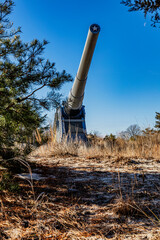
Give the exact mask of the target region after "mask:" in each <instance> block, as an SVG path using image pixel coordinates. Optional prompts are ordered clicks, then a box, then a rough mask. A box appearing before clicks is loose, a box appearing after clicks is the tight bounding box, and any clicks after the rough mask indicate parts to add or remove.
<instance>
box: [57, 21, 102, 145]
mask: <svg viewBox="0 0 160 240" xmlns="http://www.w3.org/2000/svg"><path fill="white" fill-rule="evenodd" d="M99 32H100V27H99V25H98V24H92V25H91V26H90V27H89V31H88V36H87V40H86V43H85V46H84V50H83V54H82V57H81V61H80V64H79V68H78V71H77V75H76V77H75V79H74V82H73V86H72V88H71V90H70V93H69V96H68V99H67V101H66V102H65V103H64V104H63V106H61V107H59V108H58V109H57V110H56V113H55V119H54V132H55V136H56V140H57V141H58V142H60V141H61V140H62V139H63V138H64V137H65V136H67V138H71V139H73V140H75V139H81V140H82V141H86V140H87V138H86V123H85V108H84V106H83V105H82V103H83V98H84V90H85V85H86V81H87V76H88V71H89V67H90V64H91V60H92V56H93V52H94V49H95V46H96V42H97V38H98V35H99Z"/></svg>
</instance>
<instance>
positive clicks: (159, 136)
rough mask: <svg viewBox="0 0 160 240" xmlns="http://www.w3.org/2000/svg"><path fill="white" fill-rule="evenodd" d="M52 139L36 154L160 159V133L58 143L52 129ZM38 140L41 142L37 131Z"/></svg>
mask: <svg viewBox="0 0 160 240" xmlns="http://www.w3.org/2000/svg"><path fill="white" fill-rule="evenodd" d="M49 135H50V138H49V139H50V140H49V142H48V143H47V144H45V145H42V146H41V147H40V148H38V149H37V150H36V151H35V152H34V154H38V155H41V156H46V154H47V155H48V156H66V155H72V156H79V157H85V158H87V159H92V158H104V157H106V156H112V157H113V156H115V157H118V158H119V157H130V158H144V159H149V158H154V159H160V133H158V132H157V133H154V134H147V135H146V136H138V137H137V138H136V140H124V139H122V138H117V139H116V140H115V141H112V140H110V139H108V140H104V139H103V138H100V137H96V136H95V137H94V138H92V139H91V138H89V142H88V143H87V144H84V143H83V142H81V143H80V142H78V141H77V142H73V141H67V137H66V138H65V139H64V140H63V141H62V142H61V143H60V144H58V143H57V142H56V141H55V138H54V134H53V132H52V130H51V129H50V133H49ZM37 138H38V141H39V142H41V138H40V134H39V133H38V132H37Z"/></svg>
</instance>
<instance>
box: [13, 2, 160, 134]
mask: <svg viewBox="0 0 160 240" xmlns="http://www.w3.org/2000/svg"><path fill="white" fill-rule="evenodd" d="M15 4H16V6H15V8H14V12H13V14H12V20H13V22H14V23H15V26H21V27H22V32H23V34H22V37H23V39H24V40H25V41H31V40H32V39H34V38H38V39H40V40H43V39H46V40H48V41H49V42H50V44H49V45H48V46H47V48H46V51H45V57H46V58H48V59H50V60H51V61H53V62H55V63H56V68H57V70H59V71H61V70H63V69H65V70H66V71H67V72H68V73H71V74H72V76H73V77H74V76H75V75H76V72H77V69H78V65H79V61H80V58H81V54H82V51H83V47H84V43H85V40H86V36H87V33H88V28H89V26H90V24H92V23H98V24H99V25H100V26H101V32H100V34H99V38H98V42H97V46H96V49H95V53H94V56H93V60H92V64H91V67H90V71H89V75H88V81H87V85H86V90H85V98H84V105H85V107H86V124H87V129H88V132H90V131H94V130H95V131H98V132H100V133H101V134H102V135H106V134H110V133H114V134H116V133H118V132H120V131H122V130H125V129H126V128H127V127H128V126H130V125H131V124H139V125H140V127H142V128H145V127H148V126H150V127H153V126H154V124H155V112H156V111H160V104H159V103H160V100H159V99H160V29H158V28H157V29H155V28H152V27H151V26H150V21H149V18H147V19H144V16H143V13H141V12H132V13H129V12H128V9H127V8H126V7H124V6H123V5H121V4H120V0H112V1H109V0H99V1H95V0H92V1H91V0H87V1H86V0H81V1H80V0H76V1H75V0H74V1H73V0H68V1H67V0H54V1H53V0H16V1H15ZM71 86H72V84H66V85H65V86H64V87H63V89H62V93H63V94H64V96H68V92H69V90H70V88H71ZM48 117H49V119H50V120H53V119H54V112H50V113H48Z"/></svg>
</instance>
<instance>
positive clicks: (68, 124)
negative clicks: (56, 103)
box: [54, 106, 87, 142]
mask: <svg viewBox="0 0 160 240" xmlns="http://www.w3.org/2000/svg"><path fill="white" fill-rule="evenodd" d="M54 132H55V137H56V141H57V142H61V141H62V140H63V139H65V138H66V139H67V140H68V141H69V140H73V141H75V140H78V141H84V142H86V141H87V137H86V124H85V109H84V106H82V108H81V110H80V111H79V112H78V113H77V115H72V116H70V115H68V114H66V113H65V110H64V107H60V108H58V109H57V111H56V114H55V119H54Z"/></svg>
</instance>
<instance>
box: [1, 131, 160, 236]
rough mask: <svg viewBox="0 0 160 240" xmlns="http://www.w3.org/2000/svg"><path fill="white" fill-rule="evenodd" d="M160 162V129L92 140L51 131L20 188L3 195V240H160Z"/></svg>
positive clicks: (20, 180)
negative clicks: (69, 139) (132, 136)
mask: <svg viewBox="0 0 160 240" xmlns="http://www.w3.org/2000/svg"><path fill="white" fill-rule="evenodd" d="M37 137H38V141H39V142H41V138H40V135H39V134H38V133H37ZM159 160H160V147H159V134H157V135H151V136H147V137H144V136H143V137H138V138H137V140H135V141H131V140H130V141H126V140H123V139H120V138H119V139H116V141H114V142H113V141H109V140H107V141H105V140H103V139H100V138H96V139H92V140H90V143H88V144H87V145H86V144H84V143H78V142H67V140H66V139H65V140H64V141H63V142H62V143H60V144H58V143H56V142H55V141H54V136H53V134H51V137H50V141H49V142H48V143H47V144H45V145H42V146H41V147H39V148H38V149H36V150H35V151H34V152H32V153H31V154H30V156H29V157H28V162H29V164H30V166H31V167H30V166H29V165H28V163H25V162H23V165H25V166H26V172H29V173H30V178H29V179H28V178H25V177H23V179H22V178H19V177H18V178H17V181H18V183H19V185H20V187H21V192H20V193H12V194H11V193H9V192H7V191H1V193H0V208H1V212H0V239H7V238H8V239H13V240H29V239H30V240H31V239H34V240H43V239H46V240H49V239H53V240H60V239H61V240H62V239H63V240H65V239H67V240H70V239H73V240H78V239H90V240H92V239H93V240H97V239H99V240H102V239H103V240H105V239H113V240H132V239H135V240H140V239H146V240H159V239H160V237H159V236H160V211H159V209H160V184H159V181H160V166H159ZM31 168H32V171H31ZM34 174H37V175H39V176H40V178H39V179H34Z"/></svg>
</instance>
